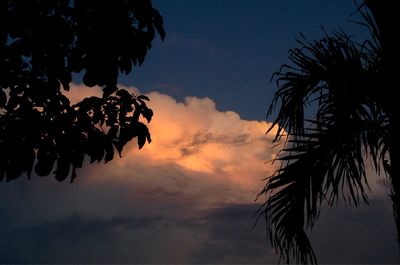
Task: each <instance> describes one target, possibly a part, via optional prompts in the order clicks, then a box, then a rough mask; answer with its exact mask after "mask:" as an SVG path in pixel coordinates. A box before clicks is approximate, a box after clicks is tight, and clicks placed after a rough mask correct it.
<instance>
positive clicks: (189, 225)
mask: <svg viewBox="0 0 400 265" xmlns="http://www.w3.org/2000/svg"><path fill="white" fill-rule="evenodd" d="M153 4H154V6H155V7H156V8H157V9H158V10H159V11H160V12H161V14H162V15H163V16H164V20H165V29H166V32H167V38H166V40H165V42H164V43H161V41H160V40H159V39H157V40H155V41H154V46H153V49H152V50H151V51H150V52H149V54H148V56H147V58H146V60H145V62H144V65H143V66H142V67H141V68H137V69H135V70H134V72H133V74H131V75H129V76H127V77H121V78H120V82H121V83H122V84H124V85H126V86H127V87H132V86H135V87H137V88H139V89H140V91H141V92H142V93H148V92H150V91H156V92H153V93H149V94H148V96H149V97H150V98H151V101H150V103H149V105H150V106H151V108H152V109H153V110H154V112H155V115H154V118H153V120H152V122H151V123H150V124H149V129H150V132H151V134H152V139H153V141H152V143H151V144H149V145H145V146H144V148H142V149H141V150H140V151H139V150H138V149H137V142H136V140H133V141H132V142H131V143H129V144H128V145H127V147H126V148H125V149H124V152H123V158H115V159H114V160H113V161H111V162H109V163H107V164H106V165H104V164H91V165H86V166H84V167H83V168H82V169H80V170H79V171H78V178H77V179H76V180H75V181H74V183H73V184H70V183H68V182H62V183H59V182H57V181H56V180H55V179H54V177H53V176H51V177H49V178H40V177H38V176H36V175H33V176H32V179H31V180H28V179H27V178H26V177H21V178H19V179H17V180H15V181H12V182H9V183H4V182H2V183H0V224H1V225H0V263H44V264H50V263H63V264H66V263H81V264H82V263H110V264H116V263H129V264H132V263H141V264H148V263H152V264H165V263H173V264H184V263H203V264H204V263H211V264H238V263H239V264H250V263H252V264H265V263H266V264H275V263H276V262H277V261H278V257H277V254H276V251H275V250H274V249H273V248H272V247H271V245H270V244H269V243H268V240H267V237H266V234H265V226H264V220H263V219H260V222H259V225H258V226H257V227H256V228H255V229H253V226H254V223H255V220H256V215H255V212H256V210H257V209H259V207H261V205H262V203H263V202H264V201H265V198H264V197H260V198H259V199H258V200H257V201H254V199H255V198H256V196H257V194H258V193H259V192H260V191H261V189H262V188H263V186H264V185H265V177H267V176H270V175H271V174H272V173H273V171H274V170H276V168H274V166H273V165H271V164H266V163H265V162H266V161H268V160H271V159H272V158H274V157H275V155H276V152H277V151H278V150H277V149H276V148H275V149H273V148H272V145H273V144H272V143H271V142H272V138H273V137H272V136H270V135H265V131H266V130H267V128H268V126H269V125H268V124H267V122H260V120H261V121H262V120H264V119H265V112H266V108H267V106H268V104H269V103H270V101H271V97H272V95H273V91H274V90H275V86H274V84H273V83H271V82H270V78H271V75H272V73H273V72H274V71H276V70H277V69H278V68H279V66H280V65H281V64H284V63H288V59H287V58H288V50H289V49H290V48H293V47H295V46H296V41H295V38H296V37H299V33H300V32H302V33H304V34H305V35H306V36H307V37H308V38H309V39H315V38H319V37H321V36H322V35H323V32H322V29H321V26H323V27H324V28H325V30H326V31H327V32H332V31H333V30H335V29H337V26H338V25H341V26H342V27H343V28H344V29H345V30H346V31H347V32H348V33H354V34H356V35H357V37H358V38H361V37H362V36H365V35H366V32H365V31H364V30H363V29H362V27H360V26H357V25H355V24H352V23H350V22H349V21H348V20H349V19H350V15H351V14H352V13H353V12H354V11H355V10H356V7H355V5H354V3H353V1H352V0H308V1H302V0H290V1H289V0H153ZM360 36H361V37H360ZM84 89H86V90H84ZM92 92H93V93H92ZM92 94H97V95H100V94H101V90H99V89H96V88H93V89H90V88H85V87H82V85H76V84H73V85H72V86H71V94H70V95H72V97H71V100H72V98H73V97H76V98H79V97H80V96H81V97H82V96H88V95H92ZM185 97H190V98H187V99H186V100H185ZM204 97H208V98H209V99H204ZM177 101H178V102H177ZM227 110H232V111H234V112H232V111H230V112H229V111H227ZM237 113H238V114H239V115H240V116H241V118H240V117H239V116H238V115H237ZM368 180H369V184H370V186H371V189H372V191H373V193H372V194H369V195H370V206H369V207H366V206H362V207H360V208H359V209H344V207H343V204H341V205H340V207H333V208H330V207H327V206H326V205H324V207H323V209H322V213H321V220H319V222H317V224H316V227H315V229H314V230H313V231H312V232H311V233H310V238H311V241H312V244H313V246H314V248H315V251H316V254H317V256H318V260H319V262H320V263H329V264H334V263H347V264H349V263H359V264H361V263H364V264H366V263H368V264H373V263H378V264H382V263H398V262H399V260H400V259H399V251H398V244H397V242H396V232H395V226H394V222H393V216H392V205H391V203H390V198H389V195H388V194H389V193H390V191H389V188H388V186H389V184H388V183H387V181H385V180H383V179H382V178H381V179H378V178H376V176H374V175H373V174H368Z"/></svg>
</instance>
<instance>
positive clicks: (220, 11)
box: [120, 0, 366, 120]
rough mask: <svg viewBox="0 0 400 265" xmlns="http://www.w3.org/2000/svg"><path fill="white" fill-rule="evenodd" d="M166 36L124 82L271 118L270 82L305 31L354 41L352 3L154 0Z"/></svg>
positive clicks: (246, 114)
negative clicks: (349, 37) (339, 34)
mask: <svg viewBox="0 0 400 265" xmlns="http://www.w3.org/2000/svg"><path fill="white" fill-rule="evenodd" d="M153 5H154V6H155V7H156V8H157V9H158V10H159V11H160V12H161V14H162V15H163V16H164V21H165V29H166V32H167V38H166V39H165V42H164V43H160V41H159V40H156V41H155V42H154V47H153V49H152V50H151V51H150V53H149V54H148V56H147V58H146V60H145V63H144V65H143V66H142V67H141V68H138V69H136V71H134V73H133V74H131V75H130V76H128V77H122V78H121V79H120V81H121V82H122V83H124V84H128V85H135V86H137V87H138V88H139V89H140V90H141V91H143V92H148V91H152V90H157V91H161V92H163V93H166V94H169V95H171V96H173V97H174V98H176V99H178V100H182V99H183V98H184V97H185V96H197V97H210V98H211V99H213V100H214V101H216V103H217V108H218V109H220V110H224V111H225V110H233V111H236V112H238V113H239V114H240V115H241V117H242V118H245V119H259V120H263V119H265V112H266V111H265V110H266V107H267V105H268V104H269V103H270V101H271V97H272V95H273V91H274V90H275V88H276V87H275V86H274V83H273V82H270V80H271V76H272V74H273V73H274V72H275V71H276V70H277V69H279V67H280V65H282V64H284V63H288V50H289V49H290V48H293V47H296V45H297V43H296V41H295V39H296V38H298V37H300V33H303V34H304V35H305V36H306V37H307V38H309V39H317V38H320V37H321V36H322V35H323V30H322V27H323V28H324V29H325V30H326V31H327V32H333V31H334V30H337V29H338V26H341V27H342V28H344V29H345V30H346V31H347V32H348V33H351V34H355V35H356V36H358V37H360V36H365V35H366V32H365V31H364V29H363V28H362V27H361V26H359V25H356V24H354V23H351V22H349V20H350V19H357V17H355V16H351V15H352V14H353V13H354V12H355V10H356V6H355V4H354V2H353V1H351V0H335V1H331V0H318V1H303V0H297V1H289V0H257V1H246V0H225V1H224V0H208V1H198V0H173V1H165V0H155V1H153Z"/></svg>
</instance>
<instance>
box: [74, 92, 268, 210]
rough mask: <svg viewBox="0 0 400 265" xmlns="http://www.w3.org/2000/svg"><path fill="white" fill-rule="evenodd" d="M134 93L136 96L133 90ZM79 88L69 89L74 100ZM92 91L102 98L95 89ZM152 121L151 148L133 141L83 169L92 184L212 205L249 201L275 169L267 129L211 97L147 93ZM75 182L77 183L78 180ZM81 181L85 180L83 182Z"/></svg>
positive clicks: (266, 124) (150, 126)
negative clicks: (219, 105) (117, 185)
mask: <svg viewBox="0 0 400 265" xmlns="http://www.w3.org/2000/svg"><path fill="white" fill-rule="evenodd" d="M127 89H132V91H134V92H135V93H138V91H137V89H135V88H127ZM79 90H81V88H80V87H79V86H73V87H72V88H71V92H70V94H71V96H70V97H71V98H73V99H74V100H78V99H77V98H76V96H77V95H80V93H79V92H78V91H79ZM93 92H95V93H97V94H100V90H99V89H94V90H93ZM148 96H149V98H150V99H151V101H150V102H149V105H150V107H151V108H152V109H153V110H154V113H155V115H154V117H153V120H152V121H151V123H150V124H149V125H148V126H149V129H150V132H151V134H152V140H153V141H152V143H151V144H149V145H146V146H145V147H144V148H143V149H142V150H140V151H139V150H137V144H136V143H135V140H134V141H133V142H132V143H130V144H129V145H128V147H127V148H126V149H125V150H124V152H123V158H122V159H118V158H117V159H115V160H114V161H112V162H111V163H109V164H107V165H98V166H92V167H89V168H88V169H85V170H83V171H84V172H85V173H81V174H80V175H84V178H86V179H90V181H98V182H104V181H112V182H115V181H117V180H118V181H121V182H125V183H130V184H131V185H132V186H135V187H140V190H138V193H143V190H149V189H150V190H151V192H150V193H147V194H153V195H154V196H164V195H165V196H170V197H171V196H172V197H173V196H178V195H179V196H183V197H184V196H185V195H186V197H187V199H189V197H190V199H191V200H192V201H196V202H197V203H199V202H202V203H206V204H210V203H225V202H251V201H253V200H254V199H255V197H256V195H257V193H258V192H259V191H260V190H261V188H262V185H263V182H262V179H263V178H265V177H266V176H268V175H269V174H270V173H272V170H273V167H272V166H271V165H268V164H265V161H267V160H270V159H271V158H273V157H274V155H275V154H274V153H273V151H276V150H271V140H272V139H271V138H270V137H268V136H267V135H266V134H265V132H266V129H267V128H268V126H269V124H268V123H267V122H263V121H247V120H243V119H241V118H240V116H239V115H238V114H237V113H235V112H232V111H226V112H221V111H219V110H218V109H217V108H216V105H215V103H214V102H213V101H212V100H211V99H209V98H195V97H187V98H185V100H184V102H177V101H176V100H175V99H173V98H172V97H170V96H167V95H164V94H161V93H158V92H151V93H149V94H148ZM78 181H79V180H78ZM82 181H85V180H82Z"/></svg>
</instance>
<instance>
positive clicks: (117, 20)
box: [0, 0, 165, 181]
mask: <svg viewBox="0 0 400 265" xmlns="http://www.w3.org/2000/svg"><path fill="white" fill-rule="evenodd" d="M156 34H159V36H160V37H161V39H164V37H165V33H164V29H163V21H162V17H161V16H160V14H159V13H158V11H157V10H156V9H154V8H153V7H152V5H151V2H150V0H104V1H96V0H74V1H70V0H31V1H24V0H8V1H1V2H0V73H1V77H0V180H2V179H3V178H6V179H7V181H9V180H12V179H15V178H18V177H19V176H21V175H22V174H23V173H27V174H28V176H30V175H31V172H32V171H33V170H34V171H35V172H36V173H37V174H38V175H40V176H47V175H49V174H51V173H52V172H54V174H55V178H56V179H57V180H59V181H62V180H64V179H66V178H67V177H68V176H69V175H70V176H71V181H72V180H73V179H74V178H75V177H76V169H77V168H80V167H82V164H83V162H84V158H85V156H86V155H88V156H89V157H90V162H94V161H97V162H100V161H105V162H108V161H110V160H112V159H113V157H114V148H115V149H116V150H117V152H118V153H119V155H121V152H122V149H123V147H124V146H125V144H126V143H127V142H128V141H130V140H131V139H133V138H134V137H137V138H138V145H139V148H141V147H142V146H143V145H144V144H145V142H146V140H147V141H148V142H150V133H149V131H148V129H147V127H146V125H145V124H143V123H142V122H140V121H139V120H140V119H139V117H140V116H143V117H144V118H145V119H147V121H148V122H150V120H151V117H152V114H153V112H152V111H151V109H149V108H148V107H147V106H146V103H145V100H148V98H147V97H145V96H136V95H133V94H130V93H129V92H128V91H126V90H123V89H118V88H117V86H116V84H117V79H118V75H119V74H120V73H122V74H129V73H130V72H131V70H132V66H137V65H140V64H142V63H143V61H144V58H145V56H146V53H147V51H148V49H150V48H151V42H152V40H153V39H154V38H155V36H156ZM73 73H83V83H84V84H85V85H86V86H89V87H92V86H96V85H98V86H100V87H102V89H103V97H101V98H97V97H89V98H86V99H84V100H83V101H82V102H79V103H77V104H75V105H71V103H70V102H69V100H68V98H66V97H65V96H64V95H63V93H62V90H66V91H68V90H69V85H70V83H71V82H72V75H73Z"/></svg>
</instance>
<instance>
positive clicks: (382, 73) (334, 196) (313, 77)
mask: <svg viewBox="0 0 400 265" xmlns="http://www.w3.org/2000/svg"><path fill="white" fill-rule="evenodd" d="M388 5H393V4H392V3H390V4H389V1H378V0H369V1H368V0H366V1H364V3H363V4H362V5H360V6H359V11H360V13H361V15H362V17H363V19H364V22H362V24H364V25H366V26H367V27H368V28H369V30H370V32H371V36H372V37H371V39H370V40H367V41H365V42H364V43H357V42H356V41H354V40H353V39H352V38H350V37H349V36H348V35H346V34H345V33H344V32H343V31H338V32H336V33H334V34H332V35H328V34H325V36H324V37H323V38H322V39H320V40H318V41H308V40H307V39H305V38H304V37H303V38H302V40H300V41H299V44H300V48H296V49H292V50H291V51H290V57H289V59H290V61H291V62H292V64H291V65H283V66H282V67H281V69H280V71H279V72H278V73H276V74H275V75H274V76H275V79H276V81H277V86H278V90H277V91H276V93H275V97H274V100H273V102H272V104H271V106H270V108H269V111H268V115H271V114H272V112H273V110H274V109H275V108H276V107H278V108H279V111H278V113H277V116H276V118H275V120H274V122H273V125H272V126H271V128H270V129H269V130H271V129H272V127H274V126H277V127H278V131H277V133H276V136H275V141H276V142H278V141H282V140H283V141H284V147H283V149H282V150H281V151H280V153H279V154H278V156H277V158H276V160H277V161H279V162H280V163H281V164H280V165H281V166H280V168H279V169H278V170H277V171H276V172H275V173H274V174H273V175H272V176H270V177H269V178H268V181H267V184H266V186H265V188H264V189H263V190H262V192H261V193H260V194H262V195H267V196H268V197H267V201H266V202H265V204H264V205H263V207H262V208H261V209H260V211H261V214H264V215H265V218H266V220H267V231H268V234H269V238H270V240H271V242H272V245H273V246H274V247H275V248H276V249H277V250H278V251H279V253H280V255H281V258H284V259H286V262H288V263H289V262H290V259H291V258H294V259H295V261H296V262H297V263H316V261H317V260H316V255H315V253H314V251H313V249H312V246H311V244H310V241H309V239H308V237H307V235H306V232H305V231H306V230H307V229H311V228H312V227H313V225H314V223H315V221H316V220H317V219H318V215H319V211H320V208H321V203H322V202H323V201H327V202H328V203H329V204H331V205H332V204H334V203H337V202H338V200H340V199H341V198H343V199H344V201H345V202H347V203H350V204H354V205H355V206H358V205H359V204H360V203H362V202H367V194H366V190H368V189H369V187H368V182H367V178H366V171H365V160H366V158H367V157H369V158H371V159H372V161H373V164H374V169H375V170H376V171H377V172H378V173H379V172H381V171H383V172H384V173H386V175H387V176H388V177H389V178H390V179H391V182H392V194H391V198H392V201H393V210H394V217H395V221H396V225H397V229H398V231H399V230H400V229H399V228H400V220H399V216H400V199H399V196H400V184H399V181H400V179H399V177H400V143H399V140H398V135H400V134H399V133H398V132H400V130H399V126H398V124H399V122H400V119H399V116H398V114H397V111H396V109H397V105H398V103H397V100H395V99H396V98H397V97H396V96H395V91H394V89H393V86H394V84H395V82H393V81H394V75H393V73H394V71H395V70H394V68H392V63H393V62H394V61H393V56H389V55H393V53H392V54H391V51H394V48H395V47H394V46H395V45H394V44H393V43H391V41H392V40H393V38H394V37H393V36H392V35H394V34H393V31H392V32H391V31H390V30H389V29H390V26H391V25H394V24H393V23H391V22H394V17H395V16H390V15H391V14H393V11H392V10H395V9H394V8H393V6H392V7H390V6H388ZM384 15H385V16H384ZM390 19H392V21H391V20H390ZM391 33H392V34H391Z"/></svg>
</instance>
